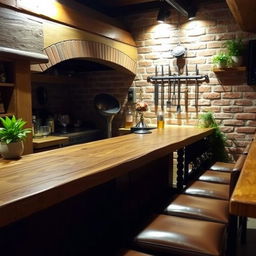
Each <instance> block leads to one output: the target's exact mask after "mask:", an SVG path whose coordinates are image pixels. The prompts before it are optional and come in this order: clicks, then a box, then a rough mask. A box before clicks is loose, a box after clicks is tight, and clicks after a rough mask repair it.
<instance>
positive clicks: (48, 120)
mask: <svg viewBox="0 0 256 256" xmlns="http://www.w3.org/2000/svg"><path fill="white" fill-rule="evenodd" d="M46 123H47V125H48V126H49V127H50V133H54V130H55V129H54V119H53V117H49V118H48V119H47V121H46Z"/></svg>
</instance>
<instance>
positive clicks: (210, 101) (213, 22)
mask: <svg viewBox="0 0 256 256" xmlns="http://www.w3.org/2000/svg"><path fill="white" fill-rule="evenodd" d="M213 2H214V1H213ZM156 16H157V11H148V12H145V13H138V14H135V15H132V16H129V17H125V21H126V23H127V25H128V26H129V27H130V31H131V32H132V34H133V36H134V38H135V40H136V43H137V46H138V52H139V60H138V69H137V77H136V81H135V84H136V87H138V88H139V87H140V88H142V90H143V98H144V100H145V101H147V102H148V103H149V105H150V110H149V111H148V112H147V113H146V117H147V118H146V121H147V123H149V124H155V123H156V116H155V112H154V109H155V108H154V102H153V90H154V89H153V86H152V85H151V84H150V83H147V81H146V78H147V77H148V76H151V75H154V71H155V65H168V64H170V66H171V70H172V73H176V74H177V67H176V64H177V63H176V58H173V56H172V55H171V52H170V50H172V49H173V48H174V47H175V46H177V44H178V43H179V42H180V43H181V45H183V46H185V47H186V48H187V54H186V58H185V63H186V64H187V65H188V70H189V74H190V75H191V74H195V64H197V65H198V68H199V72H200V74H204V75H205V74H207V75H208V76H209V78H210V81H209V82H208V83H206V82H203V83H200V87H199V99H198V109H197V108H196V105H195V86H194V81H191V83H190V84H189V86H188V109H189V110H188V113H186V112H185V109H184V88H185V85H184V83H183V84H182V85H181V86H182V90H181V91H182V93H181V97H182V100H181V104H182V112H181V114H177V113H176V107H172V109H171V111H170V112H168V113H166V123H167V124H188V125H194V124H196V123H197V120H198V115H199V114H200V113H202V112H204V111H213V112H214V113H215V117H216V119H217V120H218V122H219V123H220V125H221V127H222V130H223V132H225V133H226V135H227V137H228V145H229V147H228V150H229V152H230V153H231V155H233V156H234V157H235V158H236V157H237V155H238V154H239V153H241V152H242V150H243V148H244V146H245V145H246V143H247V141H249V140H250V139H251V138H252V136H253V134H254V133H255V130H256V100H255V99H256V87H255V86H248V85H247V84H246V72H225V73H219V74H217V73H216V74H215V73H214V72H212V71H211V70H212V63H211V59H212V56H213V55H215V54H216V53H219V52H220V51H223V50H225V49H224V47H223V42H225V41H226V40H228V39H233V38H238V37H241V38H242V39H243V41H244V42H245V43H247V42H248V40H249V39H254V38H256V34H251V33H247V32H242V31H241V30H240V29H239V27H238V25H236V23H235V21H234V19H233V17H232V14H231V13H230V11H229V9H228V7H227V5H226V3H220V2H217V3H203V4H201V6H200V8H199V11H198V12H197V15H196V16H197V18H196V20H193V21H188V20H187V19H186V18H184V17H182V16H180V15H179V14H178V13H177V12H176V11H175V10H174V9H172V10H171V16H170V18H169V19H168V21H167V23H166V24H160V25H159V24H157V22H156ZM165 68H166V67H165ZM176 88H177V87H176ZM165 95H166V97H167V94H165ZM166 97H165V101H166V100H167V98H166ZM165 103H166V102H165ZM197 110H198V111H197Z"/></svg>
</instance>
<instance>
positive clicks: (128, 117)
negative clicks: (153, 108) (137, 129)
mask: <svg viewBox="0 0 256 256" xmlns="http://www.w3.org/2000/svg"><path fill="white" fill-rule="evenodd" d="M132 126H133V112H132V109H131V107H130V106H128V108H127V110H126V113H125V128H131V127H132Z"/></svg>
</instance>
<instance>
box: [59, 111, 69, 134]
mask: <svg viewBox="0 0 256 256" xmlns="http://www.w3.org/2000/svg"><path fill="white" fill-rule="evenodd" d="M58 120H59V122H60V124H61V126H62V127H63V130H64V131H63V132H64V133H66V132H67V126H68V125H69V123H70V118H69V115H59V117H58Z"/></svg>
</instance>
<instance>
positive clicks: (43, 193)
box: [0, 126, 212, 226]
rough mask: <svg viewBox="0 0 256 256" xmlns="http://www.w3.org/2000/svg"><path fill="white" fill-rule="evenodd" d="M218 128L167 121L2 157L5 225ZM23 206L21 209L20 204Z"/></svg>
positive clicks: (0, 211) (0, 205)
mask: <svg viewBox="0 0 256 256" xmlns="http://www.w3.org/2000/svg"><path fill="white" fill-rule="evenodd" d="M211 133H212V129H202V128H193V127H181V126H178V127H166V128H164V129H156V130H153V131H152V133H151V134H143V135H142V134H129V135H126V136H120V137H115V138H110V139H105V140H100V141H95V142H90V143H85V144H80V145H75V146H70V147H65V148H60V149H55V150H52V151H49V152H47V151H46V152H41V153H37V154H31V155H27V156H23V157H22V158H21V159H20V160H3V159H2V160H1V161H0V226H4V225H6V224H8V223H11V222H13V221H16V220H19V219H21V218H23V217H26V216H29V215H30V214H32V213H34V212H37V211H39V210H42V209H45V208H47V207H49V206H52V205H54V204H57V203H59V202H61V201H63V200H65V199H68V198H70V197H73V196H74V195H77V194H79V193H81V192H83V191H86V190H87V189H89V188H92V187H95V186H97V185H99V184H103V183H104V182H107V181H110V180H112V179H114V178H117V177H121V176H122V175H124V174H126V173H128V172H129V171H131V170H135V169H138V168H140V166H145V164H147V163H150V162H151V161H153V160H154V159H159V158H161V157H164V156H166V155H168V154H170V153H171V152H173V151H175V150H177V149H180V148H182V147H184V146H186V145H189V144H192V143H194V142H196V141H198V140H200V139H202V138H204V137H205V136H208V135H210V134H211ZM17 209H19V210H17Z"/></svg>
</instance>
